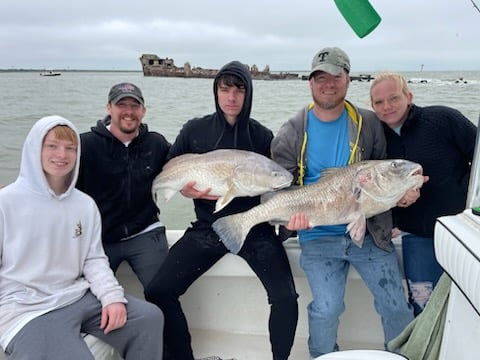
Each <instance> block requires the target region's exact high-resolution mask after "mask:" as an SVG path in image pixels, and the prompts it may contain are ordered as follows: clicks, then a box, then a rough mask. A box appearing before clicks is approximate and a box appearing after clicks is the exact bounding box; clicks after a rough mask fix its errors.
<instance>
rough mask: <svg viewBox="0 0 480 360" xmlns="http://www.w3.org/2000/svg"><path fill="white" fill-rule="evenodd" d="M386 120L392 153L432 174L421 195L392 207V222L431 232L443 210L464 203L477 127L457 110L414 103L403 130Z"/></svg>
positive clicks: (458, 208) (447, 212) (418, 232)
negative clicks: (402, 206) (413, 200)
mask: <svg viewBox="0 0 480 360" xmlns="http://www.w3.org/2000/svg"><path fill="white" fill-rule="evenodd" d="M383 125H384V130H385V135H386V138H387V156H388V158H402V159H407V160H411V161H415V162H418V163H419V164H421V165H422V167H423V174H424V175H428V176H429V177H430V180H429V181H428V182H426V183H425V184H423V187H422V188H421V190H420V194H421V196H420V198H419V199H418V200H417V201H416V202H415V203H414V204H413V205H411V206H409V207H407V208H399V207H397V208H394V209H393V215H394V224H395V225H396V226H398V227H399V228H400V229H401V230H403V231H407V232H410V233H412V234H416V235H419V236H425V237H433V230H434V226H435V220H436V218H437V217H439V216H443V215H453V214H457V213H459V212H462V211H463V210H464V209H465V206H466V198H467V191H468V181H469V177H470V168H471V162H472V159H473V153H474V150H475V138H476V131H477V130H476V127H475V125H474V124H473V123H472V122H471V121H469V120H468V119H467V118H466V117H465V116H463V115H462V114H461V113H460V112H459V111H458V110H455V109H452V108H449V107H446V106H427V107H419V106H416V105H412V106H411V109H410V111H409V114H408V116H407V119H406V120H405V123H404V124H403V126H402V128H401V132H400V135H398V134H397V133H396V132H395V131H393V130H392V129H390V128H389V127H388V126H386V125H385V124H383Z"/></svg>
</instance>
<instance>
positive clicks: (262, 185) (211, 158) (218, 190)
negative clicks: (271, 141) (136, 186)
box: [152, 149, 293, 212]
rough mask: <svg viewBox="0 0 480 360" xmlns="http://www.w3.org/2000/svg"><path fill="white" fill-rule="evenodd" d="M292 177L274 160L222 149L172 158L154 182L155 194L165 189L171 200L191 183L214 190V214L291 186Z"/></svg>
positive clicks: (200, 187)
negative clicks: (236, 202) (240, 200)
mask: <svg viewBox="0 0 480 360" xmlns="http://www.w3.org/2000/svg"><path fill="white" fill-rule="evenodd" d="M292 179H293V177H292V175H291V174H290V173H289V172H288V171H287V170H285V169H284V168H283V167H281V166H280V165H278V164H277V163H276V162H274V161H273V160H270V159H269V158H267V157H265V156H263V155H260V154H257V153H255V152H251V151H245V150H236V149H219V150H213V151H210V152H207V153H203V154H190V153H189V154H183V155H180V156H177V157H174V158H173V159H171V160H170V161H169V162H168V163H167V164H165V166H164V167H163V169H162V171H161V173H160V174H158V175H157V177H156V178H155V179H154V181H153V184H152V192H153V194H155V193H156V192H157V191H160V190H163V194H164V195H163V197H164V199H165V200H167V201H168V200H169V199H170V198H171V197H172V196H173V195H174V194H175V193H176V192H177V191H180V190H181V189H182V188H183V187H184V186H185V185H186V184H187V183H188V182H190V181H192V180H194V181H195V182H196V183H195V185H194V187H195V189H196V190H198V191H203V190H205V189H207V188H211V189H212V190H211V191H210V193H209V195H215V196H220V198H219V199H218V201H217V204H216V207H215V212H217V211H219V210H221V209H223V208H224V207H225V206H226V205H227V204H228V203H229V202H230V201H232V200H233V198H235V197H238V196H257V195H261V194H264V193H266V192H269V191H275V190H278V189H282V188H284V187H287V186H290V184H291V183H292Z"/></svg>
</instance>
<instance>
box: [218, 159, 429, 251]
mask: <svg viewBox="0 0 480 360" xmlns="http://www.w3.org/2000/svg"><path fill="white" fill-rule="evenodd" d="M422 184H423V176H422V167H421V166H420V165H419V164H417V163H414V162H410V161H407V160H369V161H363V162H359V163H356V164H353V165H350V166H345V167H341V168H335V169H330V170H326V171H325V172H324V173H323V174H322V176H321V177H320V180H319V181H318V182H316V183H315V184H312V185H307V186H301V187H297V188H295V189H287V190H282V191H279V192H276V193H274V194H272V196H271V197H269V199H268V200H266V201H265V202H263V201H262V204H260V205H258V206H255V207H254V208H252V209H250V210H248V211H245V212H242V213H239V214H235V215H230V216H225V217H222V218H220V219H218V220H217V221H215V222H214V223H213V229H214V230H215V231H216V232H217V234H218V235H219V237H220V239H221V240H222V242H223V243H224V244H225V246H226V247H227V248H228V249H229V250H230V251H231V252H232V253H235V254H236V253H238V251H240V249H241V247H242V245H243V242H244V241H245V238H246V236H247V234H248V232H249V231H250V229H251V228H252V227H253V226H254V225H256V224H259V223H262V222H265V221H269V222H271V223H277V224H278V223H280V224H281V223H283V224H286V223H287V222H288V221H289V220H290V217H291V216H292V215H294V214H296V213H298V212H303V213H305V214H306V215H307V217H308V219H309V221H310V223H311V225H312V226H317V225H336V224H348V226H347V230H348V231H349V232H350V236H351V238H352V240H353V241H354V242H355V243H356V244H357V245H359V246H361V244H362V243H363V238H364V235H365V230H366V219H367V218H369V217H371V216H374V215H378V214H380V213H382V212H385V211H387V210H389V209H390V208H392V207H394V206H395V205H396V203H397V202H398V201H399V200H400V199H401V198H402V196H403V195H404V194H405V192H406V191H407V190H408V189H411V188H420V187H421V186H422Z"/></svg>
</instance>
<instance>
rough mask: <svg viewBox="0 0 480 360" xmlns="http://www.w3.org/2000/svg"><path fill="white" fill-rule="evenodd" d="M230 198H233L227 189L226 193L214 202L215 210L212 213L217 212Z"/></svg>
mask: <svg viewBox="0 0 480 360" xmlns="http://www.w3.org/2000/svg"><path fill="white" fill-rule="evenodd" d="M232 200H233V197H232V196H230V194H229V192H228V191H227V193H226V194H225V195H224V196H222V197H220V198H219V199H218V200H217V202H216V203H215V211H214V212H213V213H214V214H215V213H216V212H219V211H220V210H222V209H223V208H224V207H225V206H227V205H228V204H229V203H230V202H231V201H232Z"/></svg>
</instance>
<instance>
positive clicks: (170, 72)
mask: <svg viewBox="0 0 480 360" xmlns="http://www.w3.org/2000/svg"><path fill="white" fill-rule="evenodd" d="M140 62H141V63H142V70H143V75H144V76H163V77H182V78H203V79H211V78H214V77H215V75H217V72H218V70H217V69H204V68H201V67H192V66H191V65H190V63H188V62H186V63H185V64H184V65H183V66H182V67H179V66H176V65H175V61H174V60H173V59H172V58H168V57H167V58H164V59H162V58H160V57H158V56H157V55H154V54H143V55H142V56H141V57H140ZM245 66H246V67H247V68H248V69H249V70H250V73H251V74H252V78H253V79H254V80H299V79H300V77H299V75H298V74H295V73H290V72H278V73H272V72H270V66H268V65H267V66H265V69H263V71H260V70H259V69H258V67H257V66H256V65H252V66H249V65H245Z"/></svg>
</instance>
